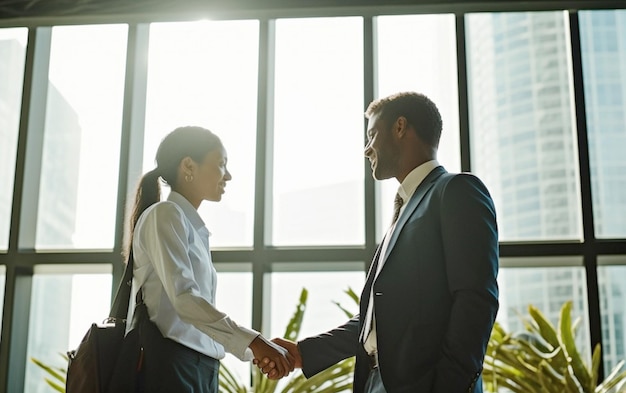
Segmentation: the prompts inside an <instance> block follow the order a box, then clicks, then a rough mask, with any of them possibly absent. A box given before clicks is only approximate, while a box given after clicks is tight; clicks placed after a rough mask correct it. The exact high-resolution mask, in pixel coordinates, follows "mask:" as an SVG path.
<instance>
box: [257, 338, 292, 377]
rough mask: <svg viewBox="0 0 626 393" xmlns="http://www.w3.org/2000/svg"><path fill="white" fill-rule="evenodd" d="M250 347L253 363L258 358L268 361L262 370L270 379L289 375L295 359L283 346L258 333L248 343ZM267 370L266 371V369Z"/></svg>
mask: <svg viewBox="0 0 626 393" xmlns="http://www.w3.org/2000/svg"><path fill="white" fill-rule="evenodd" d="M250 349H251V350H252V353H253V354H254V364H258V362H259V360H261V359H263V360H265V361H266V363H267V361H269V364H266V367H264V368H263V372H265V373H266V374H267V377H268V378H270V379H280V378H282V377H285V376H287V375H289V373H290V372H292V371H293V369H294V363H295V359H294V357H293V356H292V355H291V354H290V353H289V351H287V350H286V349H285V348H283V347H281V346H279V345H277V344H274V343H273V342H271V341H268V340H267V339H266V338H265V337H263V336H262V335H260V334H259V335H258V336H257V337H256V338H255V339H254V340H252V342H251V343H250ZM266 370H267V371H266Z"/></svg>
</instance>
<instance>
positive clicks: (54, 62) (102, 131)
mask: <svg viewBox="0 0 626 393" xmlns="http://www.w3.org/2000/svg"><path fill="white" fill-rule="evenodd" d="M127 30H128V27H127V26H126V25H93V26H57V27H53V28H52V43H51V48H50V70H49V74H48V78H49V83H48V96H47V101H46V112H45V126H44V130H43V132H44V141H43V152H42V158H41V163H42V166H41V176H40V185H39V192H40V195H39V207H38V209H37V211H38V216H37V235H36V248H37V249H40V250H42V249H87V248H96V249H112V248H113V242H114V233H115V218H116V208H117V205H116V200H117V187H118V178H119V159H120V136H121V130H122V107H123V103H124V75H125V65H126V39H127V38H126V37H127Z"/></svg>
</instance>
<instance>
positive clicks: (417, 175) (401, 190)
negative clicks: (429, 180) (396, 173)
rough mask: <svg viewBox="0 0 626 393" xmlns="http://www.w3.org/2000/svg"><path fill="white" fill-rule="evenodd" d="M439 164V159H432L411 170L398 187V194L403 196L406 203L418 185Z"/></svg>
mask: <svg viewBox="0 0 626 393" xmlns="http://www.w3.org/2000/svg"><path fill="white" fill-rule="evenodd" d="M438 166H439V162H438V161H437V160H430V161H426V162H425V163H423V164H422V165H420V166H418V167H416V168H415V169H413V170H412V171H411V172H409V174H408V175H407V176H406V177H405V178H404V181H403V182H402V183H401V184H400V186H399V187H398V194H399V195H400V196H401V197H402V200H403V201H404V203H405V204H406V203H407V201H408V200H409V199H411V197H412V196H413V193H414V192H415V190H416V189H417V187H418V186H419V185H420V184H421V183H422V182H423V181H424V179H426V176H428V174H429V173H430V172H431V171H432V170H433V169H435V168H437V167H438Z"/></svg>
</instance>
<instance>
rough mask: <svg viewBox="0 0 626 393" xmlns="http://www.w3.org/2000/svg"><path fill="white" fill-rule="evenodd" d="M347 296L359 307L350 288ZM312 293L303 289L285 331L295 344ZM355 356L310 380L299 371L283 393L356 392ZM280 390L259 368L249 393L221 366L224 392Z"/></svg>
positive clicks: (291, 378) (351, 314)
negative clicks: (354, 377)
mask: <svg viewBox="0 0 626 393" xmlns="http://www.w3.org/2000/svg"><path fill="white" fill-rule="evenodd" d="M345 293H346V294H347V295H348V296H349V297H350V298H351V299H352V300H353V301H354V302H355V303H356V304H357V305H358V303H359V297H358V295H357V294H356V293H355V292H354V291H353V290H352V289H351V288H348V289H347V290H346V291H345ZM307 297H308V291H307V290H306V289H305V288H303V289H302V291H301V292H300V298H299V301H298V305H297V306H296V310H295V312H294V314H293V316H292V317H291V320H290V321H289V323H288V324H287V327H286V329H285V334H284V335H283V337H284V338H286V339H289V340H292V341H295V340H297V338H298V335H299V333H300V328H301V326H302V319H303V317H304V312H305V311H306V302H307ZM335 305H336V306H337V307H339V308H340V309H341V310H342V311H343V312H344V314H346V316H347V317H348V318H352V316H353V315H354V314H353V313H351V312H350V311H348V310H347V309H346V308H344V307H342V306H341V304H339V303H337V302H335ZM354 361H355V360H354V357H352V358H349V359H346V360H344V361H342V362H339V363H337V364H336V365H334V366H332V367H329V368H328V369H326V370H324V371H322V372H320V373H318V374H316V375H314V376H312V377H311V378H308V379H307V378H306V377H305V376H304V375H303V374H302V372H301V371H300V370H296V371H295V373H294V374H293V376H292V377H290V379H289V382H287V384H286V385H285V386H284V387H283V388H282V390H281V391H280V392H281V393H336V392H346V391H351V390H352V376H353V373H354ZM276 389H277V381H273V380H270V379H268V378H267V377H265V375H263V373H261V372H260V371H259V370H258V369H257V368H256V367H253V371H252V388H251V390H249V388H247V387H246V386H245V385H244V384H242V383H241V382H238V381H237V379H236V378H235V377H234V376H233V374H232V373H231V372H230V371H229V370H228V368H227V367H225V366H222V367H220V391H221V392H225V393H248V392H254V393H274V392H276Z"/></svg>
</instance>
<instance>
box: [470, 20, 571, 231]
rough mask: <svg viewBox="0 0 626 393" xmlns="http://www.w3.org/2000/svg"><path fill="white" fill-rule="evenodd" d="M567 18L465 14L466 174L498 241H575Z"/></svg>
mask: <svg viewBox="0 0 626 393" xmlns="http://www.w3.org/2000/svg"><path fill="white" fill-rule="evenodd" d="M568 26H569V25H568V22H567V13H565V12H527V13H495V14H490V13H485V14H471V15H468V17H467V54H468V83H469V105H470V133H471V135H470V136H471V150H472V170H473V172H475V173H476V174H477V175H478V176H479V177H480V178H482V179H483V180H484V181H485V183H486V184H487V186H488V188H489V190H490V192H491V193H492V196H493V198H494V201H495V204H496V210H497V212H498V221H499V229H500V239H501V240H504V241H511V240H552V239H581V237H582V221H581V213H580V210H581V209H580V200H579V195H580V192H579V183H578V179H579V176H578V160H577V154H576V138H574V134H575V122H574V119H573V112H574V111H573V107H572V101H573V98H572V97H573V93H572V85H571V80H572V78H571V60H570V52H569V39H568V33H567V31H568V28H569V27H568Z"/></svg>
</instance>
